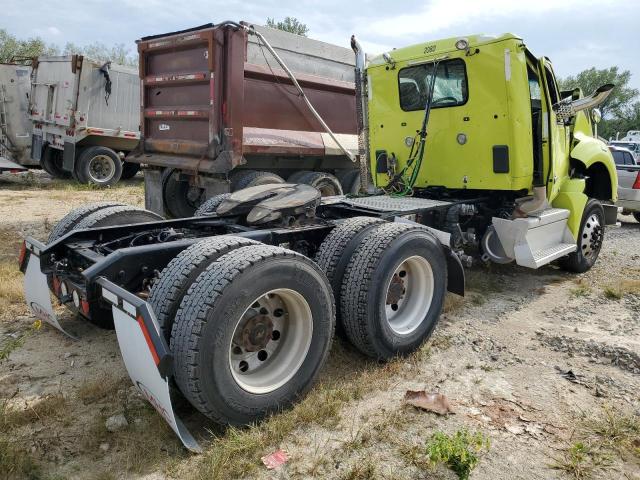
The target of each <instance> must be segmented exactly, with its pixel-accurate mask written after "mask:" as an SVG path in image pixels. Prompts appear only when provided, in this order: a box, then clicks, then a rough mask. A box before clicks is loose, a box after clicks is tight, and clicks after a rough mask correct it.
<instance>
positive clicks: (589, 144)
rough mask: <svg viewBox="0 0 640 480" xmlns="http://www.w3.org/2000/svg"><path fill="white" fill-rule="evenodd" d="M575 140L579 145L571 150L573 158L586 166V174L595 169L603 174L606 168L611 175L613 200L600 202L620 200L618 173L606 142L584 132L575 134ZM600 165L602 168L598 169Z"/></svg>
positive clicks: (609, 180) (610, 183) (610, 182)
mask: <svg viewBox="0 0 640 480" xmlns="http://www.w3.org/2000/svg"><path fill="white" fill-rule="evenodd" d="M574 139H575V140H576V141H577V142H578V143H577V145H576V146H575V147H573V149H572V150H571V158H572V159H574V160H577V161H579V162H580V163H581V164H582V165H583V166H584V170H585V172H588V171H589V170H590V169H592V168H594V167H596V168H598V171H601V172H602V168H604V171H606V172H607V173H608V174H609V178H608V179H607V184H608V186H609V187H610V188H611V198H607V199H604V198H601V199H600V200H611V201H612V202H615V201H616V200H617V199H618V173H617V172H616V165H615V162H614V161H613V155H611V152H610V151H609V149H608V148H607V146H606V145H605V143H604V142H602V141H601V140H599V139H597V138H593V137H591V136H589V135H586V134H585V133H583V132H575V134H574ZM599 165H600V167H598V166H599Z"/></svg>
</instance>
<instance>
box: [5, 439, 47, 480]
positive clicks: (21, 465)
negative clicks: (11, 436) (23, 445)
mask: <svg viewBox="0 0 640 480" xmlns="http://www.w3.org/2000/svg"><path fill="white" fill-rule="evenodd" d="M40 473H41V470H40V468H39V466H38V465H37V464H36V463H35V461H34V460H33V458H32V457H31V455H29V454H28V453H27V452H25V451H24V450H22V449H20V448H18V447H17V446H16V445H15V442H14V441H12V440H7V439H3V438H0V478H3V479H7V480H11V479H16V480H17V479H24V478H38V477H39V476H40Z"/></svg>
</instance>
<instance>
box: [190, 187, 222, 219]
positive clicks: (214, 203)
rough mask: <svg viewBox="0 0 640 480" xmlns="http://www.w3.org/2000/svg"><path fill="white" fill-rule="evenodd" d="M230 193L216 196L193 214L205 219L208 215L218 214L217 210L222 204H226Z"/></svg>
mask: <svg viewBox="0 0 640 480" xmlns="http://www.w3.org/2000/svg"><path fill="white" fill-rule="evenodd" d="M230 195H231V194H230V193H220V194H218V195H214V196H213V197H211V198H209V199H208V200H207V201H205V202H204V203H203V204H202V205H200V206H199V207H198V209H197V210H196V211H195V213H194V214H193V216H194V217H204V216H207V215H211V214H212V213H215V212H216V209H217V208H218V207H219V206H220V204H221V203H222V202H224V201H225V200H226V199H227V198H229V196H230Z"/></svg>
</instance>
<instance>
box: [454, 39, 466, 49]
mask: <svg viewBox="0 0 640 480" xmlns="http://www.w3.org/2000/svg"><path fill="white" fill-rule="evenodd" d="M455 45H456V49H458V50H467V49H468V48H469V40H467V39H466V38H459V39H458V40H456V43H455Z"/></svg>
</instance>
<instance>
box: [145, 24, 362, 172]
mask: <svg viewBox="0 0 640 480" xmlns="http://www.w3.org/2000/svg"><path fill="white" fill-rule="evenodd" d="M256 28H257V30H258V31H260V32H261V33H262V34H263V35H264V36H265V38H267V40H268V41H269V43H270V44H271V45H272V46H273V47H274V48H275V49H276V51H277V52H278V55H280V56H281V57H282V58H283V60H284V61H285V63H286V64H287V65H288V66H289V68H290V69H291V70H292V71H293V73H294V74H295V76H296V78H297V79H298V81H299V83H300V85H301V86H302V88H303V89H304V91H305V93H306V94H307V96H308V97H309V99H310V101H311V103H312V104H313V105H314V107H315V108H316V109H317V110H318V112H319V113H320V115H321V116H322V117H323V118H324V120H325V121H326V122H327V124H328V125H329V127H330V128H331V129H332V130H333V131H334V132H335V133H338V134H346V135H344V136H342V135H341V136H340V140H341V141H342V140H344V141H345V143H346V144H347V145H348V146H349V148H354V150H355V148H356V140H355V133H356V110H355V91H354V84H353V54H352V52H351V51H350V50H349V49H347V48H342V47H336V46H334V45H329V44H326V43H323V42H319V41H316V40H311V39H308V38H305V37H301V36H298V35H292V34H289V33H286V32H281V31H278V30H273V29H270V28H266V27H256ZM257 42H258V40H257V38H256V37H255V36H249V35H248V33H247V32H246V31H244V30H242V29H237V28H233V27H230V26H224V27H215V26H213V25H204V26H202V27H197V28H194V29H191V30H187V31H181V32H175V33H171V34H166V35H158V36H154V37H145V38H143V39H141V40H139V41H138V51H139V53H140V77H141V79H142V99H141V104H142V106H141V116H142V118H141V120H142V121H141V125H142V139H143V141H142V142H141V148H142V153H143V155H142V156H138V157H137V161H139V162H141V163H146V164H149V165H158V166H166V167H173V168H179V169H181V170H183V171H200V172H203V173H209V174H226V173H227V172H229V171H230V170H231V169H233V168H235V167H236V166H238V165H241V164H243V163H245V162H246V161H247V160H249V159H251V158H252V157H265V156H268V157H289V158H291V157H292V156H295V157H299V156H305V157H306V156H313V157H316V156H317V157H325V156H327V155H335V156H341V155H343V154H342V152H341V151H340V150H339V149H338V147H337V145H336V144H335V143H334V142H333V141H332V140H331V139H330V138H329V137H328V135H327V134H326V133H324V131H323V129H322V127H321V125H320V124H319V122H318V121H317V120H316V119H315V118H314V116H313V115H312V114H311V112H310V111H309V109H308V107H307V106H306V105H305V103H304V101H303V99H302V98H301V97H300V96H299V95H298V94H297V92H296V91H295V89H294V87H293V85H292V84H291V81H290V80H289V78H288V77H287V76H286V74H285V73H284V71H282V70H281V69H279V68H276V67H277V63H276V61H275V59H274V58H273V57H272V56H271V55H270V54H269V52H268V51H267V49H266V48H264V47H263V46H261V45H259V44H258V43H257Z"/></svg>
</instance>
